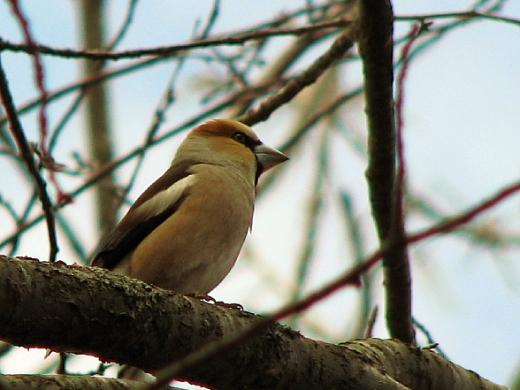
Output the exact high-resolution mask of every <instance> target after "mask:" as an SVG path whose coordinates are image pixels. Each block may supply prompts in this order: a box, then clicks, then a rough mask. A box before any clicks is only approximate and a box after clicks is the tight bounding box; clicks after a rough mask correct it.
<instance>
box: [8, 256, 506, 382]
mask: <svg viewBox="0 0 520 390" xmlns="http://www.w3.org/2000/svg"><path fill="white" fill-rule="evenodd" d="M0 312H2V313H9V314H8V315H4V316H0V338H2V339H4V340H6V341H8V342H10V343H13V344H16V345H22V346H25V347H46V348H51V349H53V350H57V351H67V352H75V353H84V354H90V355H95V356H98V357H100V358H101V359H103V360H109V361H117V362H120V363H125V364H131V365H134V366H138V367H141V368H144V369H147V370H154V369H157V368H159V367H162V366H164V365H166V364H168V363H170V362H171V361H173V360H175V359H179V358H182V357H183V356H185V355H186V354H187V353H189V352H190V351H192V350H194V349H196V348H198V347H200V346H202V345H206V344H207V343H210V342H212V341H215V340H219V339H222V338H226V337H229V336H230V335H233V334H236V332H240V331H242V330H244V329H246V328H247V327H248V326H251V324H253V323H254V322H255V321H256V320H257V318H258V317H256V316H254V315H252V314H249V313H246V312H241V311H237V310H231V309H226V308H223V307H219V306H215V305H210V304H207V303H203V302H200V301H198V300H196V299H192V298H187V297H184V296H180V295H177V294H174V293H172V292H169V291H165V290H161V289H158V288H154V287H152V286H150V285H147V284H145V283H142V282H139V281H137V280H132V279H129V278H126V277H124V276H121V275H116V274H113V273H110V272H108V271H106V270H103V269H98V268H90V267H79V266H67V265H65V264H63V263H58V264H51V263H40V262H37V261H31V260H16V259H10V258H7V257H4V256H2V257H0ZM207 363H208V364H203V365H200V366H198V367H195V368H193V369H190V370H189V371H187V372H184V373H183V377H184V378H185V379H188V380H191V381H197V382H199V383H205V384H208V385H209V386H211V387H216V388H219V389H226V388H255V389H261V388H345V389H350V388H355V389H369V388H370V389H404V388H406V387H408V388H414V389H430V388H439V389H441V388H457V389H473V388H489V389H498V388H500V387H499V386H496V385H493V384H492V383H490V382H488V381H486V380H484V379H482V378H480V377H479V376H478V375H476V374H474V373H472V372H470V371H466V370H464V369H462V368H461V367H459V366H456V365H454V364H452V363H450V362H448V361H446V360H444V359H443V358H442V357H440V356H438V355H437V354H435V353H433V352H431V351H428V350H421V349H418V348H415V347H413V346H409V345H406V344H403V343H401V342H399V341H396V340H386V341H383V340H376V339H374V340H365V341H355V342H349V343H346V344H344V345H342V346H337V345H332V344H326V343H323V342H320V341H314V340H310V339H307V338H305V337H303V336H301V335H300V334H299V333H297V332H294V331H292V330H290V329H287V328H284V327H282V326H280V325H273V326H271V327H270V328H269V329H268V330H267V331H265V332H263V333H262V334H259V335H257V337H255V338H253V339H250V340H249V341H248V342H247V343H245V344H243V345H240V346H238V347H236V348H234V349H233V350H231V351H227V352H226V354H221V355H219V356H218V358H216V359H213V360H211V362H207ZM405 386H406V387H405Z"/></svg>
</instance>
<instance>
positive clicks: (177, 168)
mask: <svg viewBox="0 0 520 390" xmlns="http://www.w3.org/2000/svg"><path fill="white" fill-rule="evenodd" d="M194 165H195V164H194V163H193V162H183V163H180V164H174V165H172V166H171V167H170V168H169V169H168V170H167V171H166V172H165V173H164V175H162V176H161V177H160V178H159V179H157V180H156V181H155V182H154V183H152V184H151V185H150V187H148V188H147V189H146V191H145V192H143V194H142V195H141V196H139V198H137V200H136V201H135V203H134V204H133V206H132V207H131V208H130V210H128V212H127V214H126V215H125V216H124V218H123V219H122V220H121V221H120V222H119V224H118V225H117V226H116V227H115V228H114V230H113V231H112V232H111V233H110V234H109V235H108V236H106V237H105V238H104V239H103V241H102V242H101V244H100V245H99V248H98V249H97V251H96V255H95V256H94V258H93V260H92V265H94V266H97V267H102V268H108V269H114V268H115V267H116V266H117V265H118V263H119V262H120V261H121V260H123V259H124V258H125V256H126V255H127V254H128V253H129V252H131V251H133V250H134V249H135V247H137V245H139V243H140V242H141V241H143V240H144V239H145V238H146V236H148V235H149V234H150V233H151V232H152V231H153V230H154V229H155V228H156V227H157V226H159V225H160V224H161V223H163V222H164V221H165V220H166V219H168V218H169V217H170V216H171V215H172V214H173V213H175V211H176V210H178V208H179V207H180V205H181V204H182V202H183V201H184V199H186V197H187V196H188V193H189V190H190V187H191V186H192V185H193V182H194V181H195V176H194V175H193V172H192V171H191V168H192V167H193V166H194Z"/></svg>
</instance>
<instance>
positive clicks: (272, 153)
mask: <svg viewBox="0 0 520 390" xmlns="http://www.w3.org/2000/svg"><path fill="white" fill-rule="evenodd" d="M255 155H256V158H257V160H258V163H259V164H260V165H261V166H262V172H265V171H267V170H269V169H271V168H272V167H274V166H276V165H278V164H281V163H283V162H284V161H287V160H289V157H287V156H286V155H285V154H283V153H282V152H280V151H278V150H276V149H274V148H270V147H269V146H266V145H264V144H260V145H257V146H255Z"/></svg>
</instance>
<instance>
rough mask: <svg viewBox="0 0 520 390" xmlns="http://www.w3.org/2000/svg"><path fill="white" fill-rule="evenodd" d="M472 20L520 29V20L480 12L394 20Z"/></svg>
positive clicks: (406, 17)
mask: <svg viewBox="0 0 520 390" xmlns="http://www.w3.org/2000/svg"><path fill="white" fill-rule="evenodd" d="M453 18H456V19H471V18H481V19H488V20H493V21H496V22H502V23H508V24H512V25H514V26H519V27H520V19H515V18H509V17H507V16H500V15H492V14H487V13H483V12H478V11H473V10H472V11H462V12H446V13H439V14H424V15H399V16H396V17H395V18H394V20H395V21H398V22H408V21H413V20H417V21H418V22H424V21H427V20H432V19H453Z"/></svg>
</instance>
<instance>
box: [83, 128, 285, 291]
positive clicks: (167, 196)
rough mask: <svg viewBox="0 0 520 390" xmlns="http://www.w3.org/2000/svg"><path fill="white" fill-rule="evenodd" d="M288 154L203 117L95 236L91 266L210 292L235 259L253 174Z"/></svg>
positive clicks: (248, 216) (247, 220)
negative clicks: (119, 215)
mask: <svg viewBox="0 0 520 390" xmlns="http://www.w3.org/2000/svg"><path fill="white" fill-rule="evenodd" d="M286 160H287V157H286V156H285V155H284V154H283V153H281V152H279V151H277V150H276V149H273V148H270V147H268V146H266V145H264V144H263V143H262V142H261V141H260V140H259V138H258V136H257V135H256V134H255V133H254V132H253V130H252V129H251V128H250V127H248V126H246V125H244V124H242V123H240V122H237V121H234V120H227V119H214V120H210V121H207V122H205V123H203V124H202V125H200V126H198V127H196V128H195V129H193V130H192V131H191V132H190V133H189V134H188V136H187V137H186V139H185V140H184V141H183V142H182V144H181V145H180V146H179V149H178V150H177V153H176V155H175V157H174V159H173V162H172V164H171V166H170V168H169V169H168V170H167V171H166V172H165V173H164V174H163V175H162V176H161V177H160V178H159V179H157V180H156V181H155V182H154V183H153V184H152V185H150V187H148V189H147V190H146V191H145V192H144V193H143V194H142V195H141V196H140V197H139V198H138V199H137V200H136V202H135V203H134V204H133V206H132V207H131V208H130V209H129V211H128V212H127V214H126V215H125V216H124V217H123V219H122V220H121V221H120V222H119V224H118V225H117V226H116V227H115V228H114V230H113V231H112V232H111V233H110V234H109V235H108V236H107V237H106V238H105V239H104V240H103V241H102V242H101V244H100V246H99V249H98V251H97V254H96V255H95V256H94V259H93V261H92V265H94V266H98V267H103V268H108V269H110V270H113V271H115V272H119V273H122V274H125V275H127V276H131V277H134V278H136V279H140V280H143V281H145V282H147V283H152V284H155V285H156V286H159V287H162V288H165V289H170V290H174V291H177V292H180V293H183V294H194V295H206V294H208V293H209V292H210V291H211V290H213V289H214V288H215V287H216V286H217V285H218V284H219V283H220V282H221V281H222V280H223V279H224V277H226V275H227V274H228V273H229V272H230V270H231V268H232V267H233V265H234V263H235V261H236V259H237V257H238V254H239V252H240V249H241V247H242V244H243V243H244V240H245V237H246V235H247V231H248V229H249V228H250V226H251V222H252V218H253V207H254V199H255V186H256V183H257V181H258V178H259V176H260V175H261V174H262V173H264V172H265V171H267V170H268V169H270V168H272V167H274V166H275V165H278V164H280V163H282V162H284V161H286Z"/></svg>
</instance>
